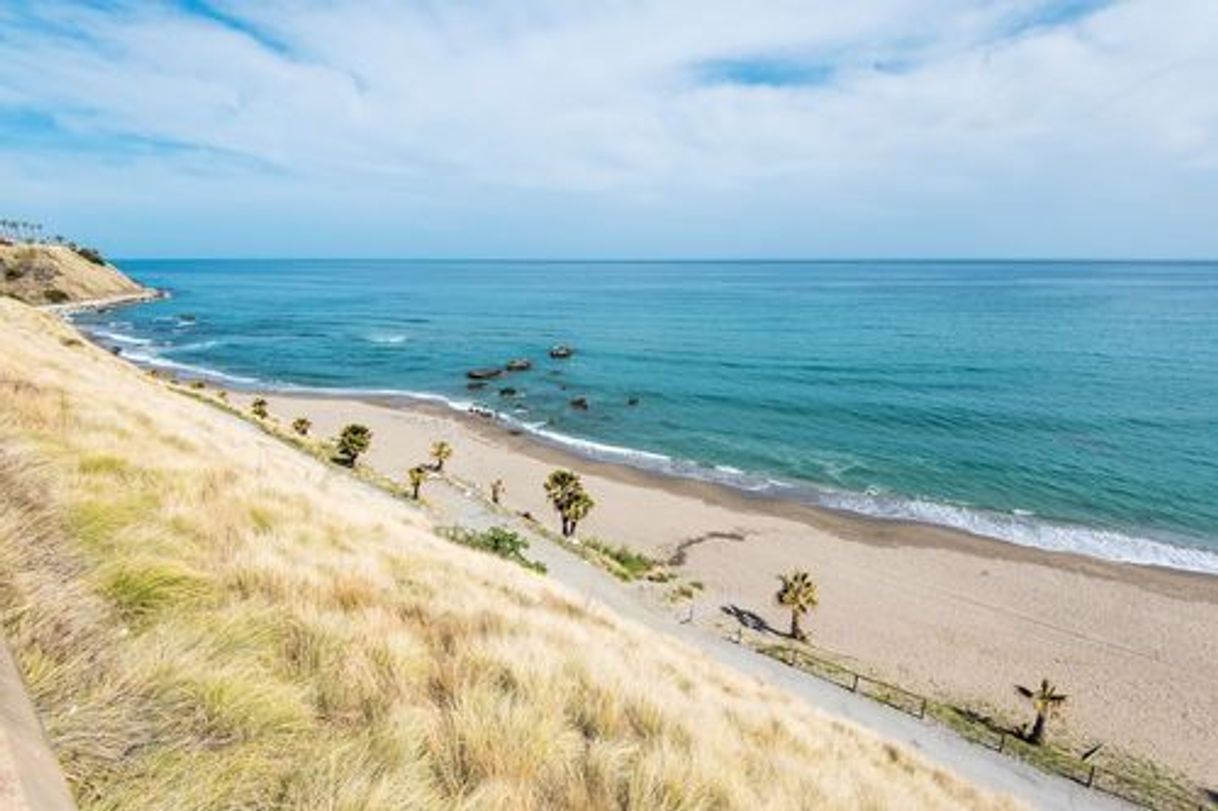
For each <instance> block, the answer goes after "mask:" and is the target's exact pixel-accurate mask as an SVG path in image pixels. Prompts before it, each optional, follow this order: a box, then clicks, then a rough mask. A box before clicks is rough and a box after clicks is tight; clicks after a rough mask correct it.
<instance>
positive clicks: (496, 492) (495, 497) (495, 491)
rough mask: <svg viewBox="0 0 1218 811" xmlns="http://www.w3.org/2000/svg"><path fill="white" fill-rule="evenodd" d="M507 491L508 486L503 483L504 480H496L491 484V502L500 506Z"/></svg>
mask: <svg viewBox="0 0 1218 811" xmlns="http://www.w3.org/2000/svg"><path fill="white" fill-rule="evenodd" d="M506 491H507V485H505V484H504V483H503V479H495V480H494V481H493V482H491V502H492V503H494V504H498V503H499V502H500V501H501V500H502V499H503V494H504V492H506Z"/></svg>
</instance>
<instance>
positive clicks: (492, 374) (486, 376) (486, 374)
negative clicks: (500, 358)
mask: <svg viewBox="0 0 1218 811" xmlns="http://www.w3.org/2000/svg"><path fill="white" fill-rule="evenodd" d="M501 374H503V370H502V369H499V368H495V367H488V368H485V369H470V370H469V371H468V372H466V373H465V376H466V377H468V378H469V379H470V380H493V379H494V378H496V377H499V376H500V375H501Z"/></svg>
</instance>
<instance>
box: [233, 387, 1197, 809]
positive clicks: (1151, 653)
mask: <svg viewBox="0 0 1218 811" xmlns="http://www.w3.org/2000/svg"><path fill="white" fill-rule="evenodd" d="M264 396H266V397H267V399H268V400H269V401H270V410H271V413H272V415H273V416H276V417H278V418H279V419H282V420H284V421H290V420H291V419H293V418H295V417H297V416H307V417H308V418H309V419H311V420H312V421H313V424H314V433H315V434H317V435H319V436H331V435H334V434H335V433H336V432H337V431H338V429H339V428H341V426H342V425H343V424H346V423H348V422H362V423H364V424H366V425H368V426H369V427H371V428H372V430H373V432H374V436H375V438H374V441H373V444H372V450H371V452H370V453H369V454H368V456H367V457H366V461H367V462H368V463H369V464H371V465H372V466H374V467H376V468H377V469H379V470H381V471H383V472H385V473H388V474H390V475H394V476H398V477H404V474H405V471H406V470H407V468H409V467H411V466H412V465H414V464H417V463H418V462H421V461H424V460H426V458H427V450H428V448H429V446H430V444H431V443H432V442H434V441H436V440H440V439H444V440H447V441H448V442H449V443H451V444H452V445H453V447H454V450H455V453H454V455H453V457H452V459H451V460H450V461H449V463H448V469H450V470H451V471H452V473H453V474H455V475H456V476H459V477H460V478H462V479H465V480H467V481H470V482H474V483H477V484H480V485H481V486H482V487H483V488H485V489H489V485H490V482H491V481H493V480H494V479H496V478H502V479H503V480H504V481H505V482H506V483H507V493H506V496H505V499H504V503H505V505H506V506H508V507H510V508H512V509H514V510H521V511H529V512H531V513H532V514H533V515H534V516H536V517H538V518H540V519H542V520H544V521H547V522H549V523H554V516H553V514H552V512H551V510H550V508H549V507H548V505H547V503H546V501H545V497H544V494H543V491H542V486H541V483H542V480H543V479H544V478H545V476H546V475H547V474H548V473H549V471H551V470H552V469H554V468H555V467H557V466H564V467H569V468H572V469H574V470H576V471H578V472H579V473H580V474H581V475H582V476H583V477H584V479H585V482H586V485H587V488H588V490H589V491H590V492H591V493H592V495H593V496H594V497H595V498H596V501H597V507H596V509H595V510H594V511H593V512H592V514H591V516H590V517H589V518H588V519H587V520H586V521H585V522H584V523H583V524H581V526H580V535H581V536H584V537H597V538H600V539H603V540H605V541H608V542H611V543H614V544H619V543H624V544H626V545H628V546H630V547H631V548H633V549H636V550H638V551H642V552H646V553H647V554H649V555H651V556H653V557H658V558H662V559H669V558H673V557H674V556H676V558H675V561H679V563H678V565H677V567H676V568H677V571H678V572H679V573H680V574H681V575H682V577H683V578H686V579H688V580H696V581H701V582H702V583H704V584H705V586H706V590H705V591H704V592H703V594H702V595H701V596H700V597H699V598H698V601H697V617H698V621H699V622H704V623H717V622H720V621H722V620H723V614H722V611H721V610H720V609H721V607H722V606H726V605H736V606H739V607H741V608H744V609H747V610H750V611H754V612H756V613H758V614H760V615H761V616H762V617H764V618H765V619H766V620H767V621H768V622H769V623H771V624H772V625H774V626H775V627H779V628H784V627H785V624H786V618H785V615H784V614H783V612H782V611H781V610H779V609H778V608H777V607H776V606H774V604H773V597H772V595H773V593H774V590H775V586H776V584H777V580H776V577H777V575H778V573H780V572H783V571H787V570H789V569H792V568H796V567H798V568H804V569H808V570H810V571H811V572H812V573H813V575H814V577H815V578H816V580H817V582H818V583H819V585H820V599H821V604H820V607H819V608H818V609H817V610H816V612H815V613H814V614H813V616H812V617H811V619H810V622H809V623H808V627H809V629H810V631H811V634H812V638H813V642H814V644H815V645H817V646H818V647H821V648H823V649H825V650H827V651H831V652H833V653H835V654H838V655H840V656H841V657H842V658H844V659H846V660H847V661H849V662H851V663H852V664H853V666H854V667H855V668H856V669H861V670H864V671H866V672H871V673H873V674H874V675H877V676H880V677H882V678H887V679H889V680H892V681H895V682H896V683H898V684H901V685H903V686H906V687H908V688H911V689H914V690H918V691H923V692H929V693H931V694H934V695H937V696H941V697H945V698H952V699H955V700H960V701H963V702H966V703H967V704H968V705H970V706H974V707H982V706H984V707H990V708H995V709H999V710H1001V711H1003V712H1005V713H1008V714H1010V715H1012V716H1019V715H1021V714H1024V713H1026V707H1024V706H1023V705H1022V704H1021V703H1020V700H1019V699H1018V698H1017V697H1016V696H1015V694H1014V691H1013V684H1015V683H1017V682H1018V683H1032V682H1038V681H1039V679H1040V678H1041V677H1048V678H1050V679H1051V680H1052V681H1053V682H1054V683H1056V684H1057V685H1059V686H1060V688H1061V689H1062V690H1063V691H1065V692H1066V693H1068V694H1069V695H1070V699H1069V703H1068V707H1067V711H1066V713H1065V717H1064V718H1063V719H1062V722H1061V725H1060V726H1059V727H1057V729H1059V730H1062V731H1064V732H1065V733H1066V734H1067V735H1069V736H1070V737H1072V738H1073V739H1074V740H1075V741H1076V742H1077V743H1078V744H1079V745H1080V746H1082V745H1090V744H1094V743H1098V742H1104V743H1105V744H1106V745H1108V746H1110V747H1117V748H1120V749H1124V750H1126V751H1129V752H1132V753H1134V754H1140V755H1145V756H1149V757H1151V758H1153V759H1155V760H1156V761H1159V762H1161V763H1165V764H1168V765H1171V766H1173V767H1175V768H1178V769H1181V770H1184V771H1186V772H1187V773H1188V774H1189V775H1190V776H1191V777H1192V778H1193V779H1195V780H1199V781H1201V782H1202V783H1203V784H1204V785H1206V786H1209V787H1211V788H1212V787H1214V786H1215V785H1218V578H1213V577H1209V576H1205V575H1194V574H1189V573H1184V572H1176V571H1170V570H1165V569H1156V568H1150V567H1142V566H1132V565H1121V564H1114V563H1107V562H1103V561H1098V560H1094V559H1090V558H1085V557H1082V556H1076V555H1069V554H1061V553H1049V552H1043V551H1039V550H1034V549H1026V548H1023V547H1019V546H1015V545H1012V544H1007V543H1003V542H999V541H992V540H989V539H985V538H979V537H975V536H971V535H968V534H966V533H962V532H958V531H954V530H948V529H943V528H938V527H930V526H924V525H918V524H912V523H900V522H885V521H878V520H870V519H865V518H860V517H856V516H846V515H839V514H834V513H831V512H828V511H825V510H819V509H814V508H810V507H806V506H803V505H798V504H793V503H787V502H779V501H774V500H765V499H756V498H751V497H749V496H747V495H746V494H743V493H739V492H737V491H734V490H731V489H730V488H726V487H721V486H717V485H711V484H705V483H699V482H693V481H685V480H678V479H674V478H671V477H666V476H661V475H659V474H651V473H647V472H643V471H638V470H634V469H631V468H626V467H623V466H618V465H612V464H606V463H599V462H594V461H590V460H586V459H583V458H581V457H578V456H576V455H574V454H571V453H567V452H564V451H562V450H560V449H557V448H553V447H550V446H548V445H544V444H542V443H540V442H538V441H536V440H535V439H533V438H531V437H527V436H522V435H512V434H511V433H509V432H508V431H506V430H504V429H503V428H501V427H499V426H497V425H494V424H492V423H490V422H489V421H487V420H484V419H481V418H478V417H466V416H464V415H460V414H456V413H454V412H452V411H450V410H448V409H444V408H441V407H429V406H426V405H422V406H420V405H419V404H417V403H410V404H407V403H404V402H402V401H391V400H385V401H358V400H353V399H342V398H327V397H319V396H299V395H291V396H288V395H285V394H282V393H267V394H265V395H264ZM232 397H233V401H234V402H235V403H237V404H242V403H244V404H248V402H249V399H250V396H249V395H239V394H233V395H232Z"/></svg>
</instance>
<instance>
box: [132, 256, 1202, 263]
mask: <svg viewBox="0 0 1218 811" xmlns="http://www.w3.org/2000/svg"><path fill="white" fill-rule="evenodd" d="M111 261H113V262H199V261H210V262H253V261H262V262H302V261H311V262H415V263H422V262H437V263H456V262H465V263H481V264H506V263H524V262H528V263H534V264H586V265H593V264H605V265H627V264H660V263H665V264H771V265H780V264H863V263H870V262H875V263H886V264H930V263H942V264H976V263H984V262H1001V263H1005V264H1049V263H1054V262H1074V263H1078V264H1097V265H1100V264H1128V263H1136V262H1145V263H1157V264H1195V265H1206V264H1218V256H1216V257H1163V256H1157V257H1154V256H1129V257H1075V256H1043V257H1015V258H1012V257H998V256H957V257H933V256H932V257H915V256H910V257H867V256H862V257H793V258H782V257H769V258H767V257H675V258H674V257H610V258H606V257H600V258H590V257H563V256H558V257H553V256H551V257H535V256H524V257H513V256H490V257H479V256H268V255H252V256H184V255H183V256H151V255H145V256H115V257H112V258H111Z"/></svg>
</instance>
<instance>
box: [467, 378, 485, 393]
mask: <svg viewBox="0 0 1218 811" xmlns="http://www.w3.org/2000/svg"><path fill="white" fill-rule="evenodd" d="M465 388H467V389H469V390H470V391H478V389H485V388H486V381H485V380H471V381H470V382H468V383H466V384H465Z"/></svg>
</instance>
